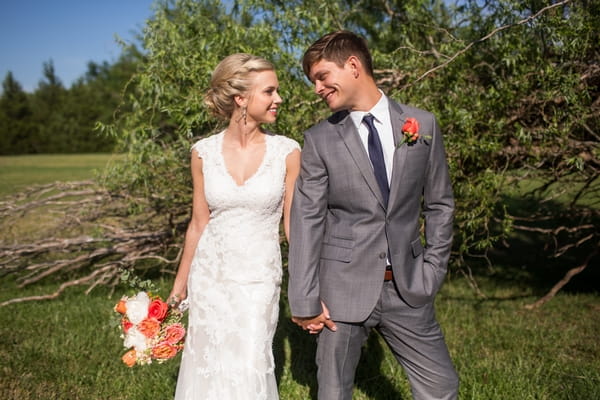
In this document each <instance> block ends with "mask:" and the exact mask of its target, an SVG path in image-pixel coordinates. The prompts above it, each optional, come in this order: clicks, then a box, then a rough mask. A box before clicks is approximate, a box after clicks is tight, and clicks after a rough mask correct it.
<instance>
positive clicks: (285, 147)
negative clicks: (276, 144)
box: [279, 136, 300, 156]
mask: <svg viewBox="0 0 600 400" xmlns="http://www.w3.org/2000/svg"><path fill="white" fill-rule="evenodd" d="M279 138H280V143H281V144H280V148H281V152H282V153H283V154H284V155H285V156H287V155H288V154H290V153H291V152H292V151H294V150H296V149H298V150H300V145H299V144H298V142H296V141H295V140H294V139H291V138H289V137H286V136H279Z"/></svg>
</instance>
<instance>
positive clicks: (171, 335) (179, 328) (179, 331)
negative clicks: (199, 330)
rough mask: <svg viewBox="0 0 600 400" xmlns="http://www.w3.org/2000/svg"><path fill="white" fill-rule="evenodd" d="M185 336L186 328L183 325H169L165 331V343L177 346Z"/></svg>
mask: <svg viewBox="0 0 600 400" xmlns="http://www.w3.org/2000/svg"><path fill="white" fill-rule="evenodd" d="M184 336H185V328H184V327H183V325H181V324H179V323H176V324H173V325H169V326H168V327H167V329H165V342H167V343H169V344H173V345H174V344H177V343H179V341H180V340H181V339H183V337H184Z"/></svg>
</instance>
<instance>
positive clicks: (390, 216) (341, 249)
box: [288, 31, 458, 400]
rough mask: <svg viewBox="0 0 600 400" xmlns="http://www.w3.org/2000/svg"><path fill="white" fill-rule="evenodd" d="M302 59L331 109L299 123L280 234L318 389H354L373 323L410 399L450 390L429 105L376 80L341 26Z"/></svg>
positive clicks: (445, 195) (449, 209) (436, 146)
mask: <svg viewBox="0 0 600 400" xmlns="http://www.w3.org/2000/svg"><path fill="white" fill-rule="evenodd" d="M303 68H304V72H305V74H306V75H307V77H308V78H309V79H310V80H311V82H313V83H314V85H315V92H316V93H317V94H318V95H319V96H320V97H321V98H322V99H323V100H325V101H326V102H327V105H328V106H329V108H330V109H331V110H332V111H334V112H335V113H334V114H333V115H332V116H331V117H329V118H328V119H327V120H325V121H322V122H321V123H319V124H317V125H315V126H313V127H312V128H310V129H308V130H307V131H306V132H305V136H304V148H303V150H302V167H301V173H300V177H299V178H298V181H297V183H296V190H295V193H294V199H293V205H292V220H291V235H290V254H289V273H290V280H289V288H288V295H289V301H290V306H291V310H292V315H293V317H292V319H293V321H294V322H295V323H297V324H298V325H300V326H301V327H302V328H303V329H305V330H308V331H309V332H311V333H314V334H317V333H318V344H317V356H316V362H317V366H318V373H317V378H318V383H319V390H318V393H319V400H330V399H331V400H333V399H340V400H341V399H344V400H349V399H351V398H352V387H353V382H354V373H355V370H356V367H357V364H358V361H359V358H360V352H361V346H362V344H363V343H364V341H365V340H366V339H367V337H368V335H369V332H370V331H371V329H376V330H377V331H378V332H379V333H380V334H381V335H382V337H383V338H384V339H385V341H386V342H387V344H388V345H389V347H390V349H391V351H392V352H393V354H394V356H395V357H396V359H397V360H398V362H399V363H400V364H401V365H402V366H403V368H404V370H405V371H406V373H407V375H408V378H409V381H410V384H411V388H412V393H413V397H414V398H415V399H427V400H432V399H455V398H456V396H457V391H458V377H457V375H456V372H455V370H454V367H453V365H452V361H451V359H450V356H449V354H448V350H447V347H446V344H445V342H444V337H443V334H442V331H441V329H440V326H439V324H438V323H437V321H436V319H435V313H434V307H433V301H434V298H435V295H436V293H437V291H438V289H439V288H440V286H441V285H442V282H443V280H444V277H445V275H446V268H447V264H448V258H449V256H450V248H451V244H452V218H453V212H454V200H453V194H452V188H451V185H450V177H449V175H448V165H447V162H446V159H445V152H444V146H443V143H442V136H441V134H440V130H439V127H438V125H437V122H436V120H435V117H434V116H433V115H432V114H431V113H429V112H427V111H423V110H420V109H417V108H413V107H410V106H407V105H403V104H402V105H401V104H398V103H396V102H394V101H393V100H391V99H389V98H388V97H386V96H385V95H384V94H383V93H382V92H381V91H380V90H379V89H378V88H377V86H376V84H375V81H374V78H373V67H372V61H371V55H370V53H369V50H368V48H367V45H366V42H365V41H364V40H363V39H362V38H360V37H358V36H356V35H355V34H353V33H351V32H347V31H339V32H334V33H330V34H328V35H325V36H323V37H322V38H320V39H319V40H317V41H316V42H315V43H314V44H313V45H312V46H310V47H309V48H308V50H307V51H306V53H305V54H304V59H303ZM405 132H406V133H405ZM420 217H423V218H424V223H425V230H424V234H425V240H426V243H425V245H423V243H422V241H421V238H420V226H421V221H420V220H419V218H420Z"/></svg>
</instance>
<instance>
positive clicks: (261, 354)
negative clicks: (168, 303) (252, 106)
mask: <svg viewBox="0 0 600 400" xmlns="http://www.w3.org/2000/svg"><path fill="white" fill-rule="evenodd" d="M265 140H266V150H265V154H264V158H263V160H262V163H261V165H260V166H259V168H258V170H257V171H256V173H255V174H254V175H253V176H252V177H250V178H249V179H248V180H247V181H246V182H244V183H243V184H242V185H238V184H237V183H236V182H235V181H234V180H233V178H232V177H231V175H230V174H229V172H228V171H227V168H226V165H225V162H224V159H223V154H222V144H223V132H221V133H218V134H216V135H213V136H210V137H208V138H205V139H202V140H200V141H198V142H197V143H196V144H194V146H193V149H195V150H196V151H197V152H198V154H199V156H200V157H201V158H202V164H203V167H202V168H203V173H204V185H205V196H206V200H207V201H208V205H209V208H210V210H211V216H210V221H209V223H208V225H207V226H206V228H205V229H204V232H203V233H202V236H201V238H200V241H199V242H198V247H197V249H196V253H195V255H194V260H193V262H192V267H191V270H190V275H189V279H188V296H189V297H188V298H189V303H190V308H189V321H188V327H187V337H186V342H185V348H184V350H183V357H182V360H181V367H180V371H179V377H178V380H177V388H176V393H175V399H176V400H191V399H202V400H217V399H218V400H233V399H240V400H261V399H264V400H273V399H278V394H277V384H276V381H275V375H274V361H273V351H272V342H273V335H274V333H275V328H276V326H277V318H278V313H279V291H280V284H281V252H280V247H279V223H280V220H281V214H282V206H283V194H284V177H285V171H286V168H285V160H286V156H287V155H288V154H289V153H290V152H291V151H293V150H294V149H296V148H298V149H299V145H298V143H296V142H295V141H293V140H292V139H289V138H286V137H284V136H278V135H270V134H267V135H266V137H265Z"/></svg>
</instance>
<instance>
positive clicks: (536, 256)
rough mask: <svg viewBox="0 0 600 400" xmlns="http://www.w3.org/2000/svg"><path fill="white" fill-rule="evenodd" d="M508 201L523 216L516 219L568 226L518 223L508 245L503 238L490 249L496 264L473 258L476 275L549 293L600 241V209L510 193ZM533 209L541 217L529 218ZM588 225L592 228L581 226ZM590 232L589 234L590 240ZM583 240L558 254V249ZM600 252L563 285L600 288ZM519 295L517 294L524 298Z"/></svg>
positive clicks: (585, 290) (577, 289)
mask: <svg viewBox="0 0 600 400" xmlns="http://www.w3.org/2000/svg"><path fill="white" fill-rule="evenodd" d="M502 201H503V204H504V205H505V206H506V207H507V209H508V212H509V213H510V214H511V215H514V216H517V217H519V218H522V220H517V221H515V224H516V225H521V226H526V227H527V228H529V229H539V228H541V229H550V230H554V229H557V228H559V227H565V228H566V229H563V230H561V231H560V232H559V233H557V234H556V235H555V236H552V235H550V234H548V233H541V232H535V231H524V230H518V229H515V230H514V231H513V232H512V234H511V235H510V237H509V238H508V240H507V241H506V245H502V244H498V245H497V246H496V247H495V248H494V249H492V250H491V251H490V253H489V258H490V261H491V263H492V266H491V267H489V266H488V265H487V264H484V263H482V262H480V261H477V260H470V262H469V266H470V268H471V270H472V272H473V274H474V275H475V277H477V276H484V277H486V278H490V279H491V280H493V281H494V283H496V284H497V285H499V286H507V287H508V286H510V287H519V288H521V289H523V290H524V291H527V292H528V293H529V296H530V295H531V294H533V295H534V296H542V295H544V294H546V293H547V292H548V291H549V290H550V289H551V288H552V287H553V286H554V285H555V284H556V283H557V282H559V281H560V280H561V279H563V278H564V276H565V274H566V273H567V272H568V271H569V270H571V269H573V268H576V267H578V266H580V265H581V264H582V263H583V262H584V260H585V259H586V258H587V257H588V255H590V254H591V253H592V252H593V251H595V250H596V248H597V246H598V239H599V237H600V229H599V228H600V214H599V213H598V211H597V210H595V209H589V208H587V209H586V208H574V207H573V208H568V207H567V206H565V205H563V204H561V203H559V202H547V203H543V204H542V203H540V202H539V201H537V200H536V199H534V198H532V197H516V196H505V197H504V198H503V200H502ZM533 215H538V216H542V219H538V220H537V221H526V219H528V218H530V217H532V216H533ZM582 226H587V228H585V229H583V228H578V227H582ZM586 238H588V240H585V239H586ZM578 242H579V243H580V244H579V245H576V246H573V247H572V248H570V249H569V250H568V251H566V252H564V253H563V254H562V255H560V256H559V257H555V252H556V250H557V249H559V248H561V247H563V246H565V245H567V244H569V243H571V244H575V243H578ZM598 266H600V256H598V255H596V256H595V257H594V258H592V259H591V260H590V261H589V263H588V266H587V268H585V269H584V270H583V271H582V272H581V273H579V274H577V275H574V276H573V277H572V278H571V280H570V281H569V283H567V285H565V286H564V287H563V288H562V289H561V291H563V292H566V293H597V292H598V290H599V289H598V285H597V282H600V268H598ZM518 297H519V296H516V297H513V298H511V299H514V298H518Z"/></svg>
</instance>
